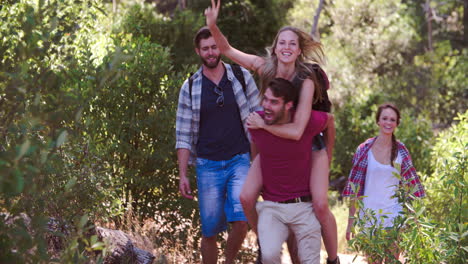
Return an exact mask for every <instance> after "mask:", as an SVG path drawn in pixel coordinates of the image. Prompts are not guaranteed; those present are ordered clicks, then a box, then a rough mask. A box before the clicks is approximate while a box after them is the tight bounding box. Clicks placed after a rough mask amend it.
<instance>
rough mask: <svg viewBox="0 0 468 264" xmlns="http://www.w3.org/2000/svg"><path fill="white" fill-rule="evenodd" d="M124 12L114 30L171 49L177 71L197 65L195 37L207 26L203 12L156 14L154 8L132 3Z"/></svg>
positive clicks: (186, 11) (122, 10) (121, 12)
mask: <svg viewBox="0 0 468 264" xmlns="http://www.w3.org/2000/svg"><path fill="white" fill-rule="evenodd" d="M127 5H128V6H126V8H123V9H121V11H120V16H121V19H120V21H117V23H116V25H115V31H117V32H123V33H131V34H134V35H136V36H144V37H148V38H149V40H150V41H151V42H155V43H158V44H160V45H162V46H164V47H168V48H170V53H171V61H173V65H174V66H175V69H176V70H177V71H183V69H184V67H185V66H186V65H191V64H198V62H199V60H198V58H197V56H194V54H195V50H194V45H193V36H195V33H196V32H197V31H198V29H199V28H201V27H202V26H204V24H205V20H204V17H203V16H202V15H201V14H202V13H201V12H193V11H191V10H184V11H180V10H176V11H175V12H174V14H173V16H172V17H168V16H165V15H163V14H157V13H156V12H155V10H154V8H153V6H152V5H149V4H145V3H137V2H129V3H128V4H127Z"/></svg>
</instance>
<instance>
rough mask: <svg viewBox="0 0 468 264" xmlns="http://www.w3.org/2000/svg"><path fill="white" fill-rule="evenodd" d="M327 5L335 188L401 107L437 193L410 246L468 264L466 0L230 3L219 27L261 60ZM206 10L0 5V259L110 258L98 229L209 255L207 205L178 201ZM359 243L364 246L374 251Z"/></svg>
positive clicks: (166, 256)
mask: <svg viewBox="0 0 468 264" xmlns="http://www.w3.org/2000/svg"><path fill="white" fill-rule="evenodd" d="M319 3H322V6H321V7H322V9H320V10H321V12H320V16H317V18H318V28H319V29H320V40H321V42H322V43H323V45H324V48H325V53H326V56H327V64H326V65H324V69H325V70H326V72H327V74H328V76H329V78H330V82H331V88H330V90H329V94H330V96H331V99H332V102H333V105H334V107H333V113H334V114H335V120H336V127H337V137H336V150H335V153H334V157H333V164H332V168H331V175H330V178H331V180H335V179H339V178H340V177H345V178H346V177H347V174H348V173H349V169H350V167H351V159H352V155H353V153H354V151H355V149H356V147H357V146H358V144H359V143H361V142H362V141H363V140H365V139H366V138H368V137H370V136H373V135H375V134H376V133H377V126H376V125H375V121H374V118H375V117H374V113H375V112H376V107H377V105H378V104H380V103H382V102H385V101H391V102H395V103H396V104H397V105H398V107H399V108H400V109H401V110H402V122H401V125H400V127H399V128H398V130H397V132H396V136H397V138H398V139H400V140H401V141H402V142H404V143H405V144H406V146H407V147H408V149H409V150H410V153H411V154H412V158H413V161H414V164H415V167H416V169H417V171H418V173H419V175H420V177H421V178H422V180H423V183H424V185H425V187H426V189H427V192H428V197H427V198H425V199H424V200H423V201H421V203H418V204H417V205H415V207H414V208H413V207H410V209H411V210H413V211H414V215H415V217H414V218H413V219H412V220H414V221H412V223H413V224H414V225H416V228H413V229H411V230H410V231H407V232H402V234H401V237H400V239H401V241H402V243H403V244H404V243H406V244H404V245H406V246H407V247H406V248H405V250H406V251H407V254H408V256H412V258H409V259H410V260H411V261H412V262H411V263H466V262H467V252H468V248H467V234H468V227H467V222H468V221H467V215H468V214H467V211H468V208H467V202H466V201H467V199H466V197H467V189H468V188H466V181H467V172H466V169H467V149H468V133H467V130H468V112H467V99H468V80H467V77H466V73H467V72H468V61H467V55H468V49H467V47H468V34H467V30H468V16H467V13H468V1H466V0H465V1H463V0H447V1H429V0H413V1H405V0H391V1H389V0H359V1H357V0H339V1H338V0H327V1H319V0H297V1H294V0H270V1H266V0H225V1H223V5H222V9H221V15H220V18H219V26H220V28H221V30H222V31H223V32H224V33H225V35H226V36H227V37H228V38H229V40H230V42H231V44H232V45H233V46H234V47H236V48H238V49H240V50H243V51H246V52H249V53H254V54H260V55H262V54H265V47H266V46H269V45H271V42H272V40H273V38H274V36H275V34H276V32H277V31H278V29H279V28H281V27H282V26H284V25H294V26H297V27H299V28H302V29H304V30H305V31H306V32H311V30H312V26H313V23H314V16H316V14H318V13H317V10H318V7H319ZM209 4H210V1H208V0H203V1H202V0H199V1H197V0H192V1H191V0H186V1H180V0H179V1H177V0H160V1H150V0H147V1H139V0H120V1H117V0H114V1H110V0H107V1H97V0H20V1H14V0H3V1H1V2H0V216H1V217H3V218H5V219H7V218H8V219H16V220H15V221H13V222H9V223H7V221H5V219H2V220H0V262H1V263H50V262H57V263H89V262H92V263H99V262H102V257H103V256H104V255H105V254H106V250H105V245H103V244H102V243H100V242H99V241H98V240H97V238H96V236H93V235H90V234H89V233H88V232H87V231H88V230H90V228H91V227H92V226H93V225H104V226H108V227H113V228H117V229H122V230H126V231H129V232H136V233H139V234H141V235H144V236H145V237H146V238H148V239H149V243H150V244H151V245H152V246H153V247H154V248H155V250H156V251H157V253H158V255H159V256H163V257H161V258H160V259H159V261H161V263H163V262H164V261H167V262H169V263H182V262H184V263H194V262H198V261H199V260H200V254H199V242H200V230H199V219H198V212H197V203H196V201H190V200H187V199H182V198H181V197H180V195H179V193H178V174H177V173H178V172H177V164H176V155H175V149H174V146H175V116H176V113H175V112H176V106H177V98H178V92H179V89H180V87H181V85H182V83H183V81H184V80H185V79H186V78H187V77H188V76H189V74H190V72H194V71H195V70H196V69H197V67H199V59H198V57H197V56H196V54H195V52H194V49H193V44H192V37H193V35H194V34H195V32H196V31H197V29H198V28H200V27H201V26H203V25H204V22H205V21H204V17H203V16H202V12H203V10H204V9H205V8H206V7H207V6H208V5H209ZM192 175H193V173H192ZM192 184H194V180H193V179H192ZM193 186H194V185H193ZM329 193H330V202H331V204H332V206H334V207H336V208H346V204H345V203H343V202H341V201H340V200H339V194H338V193H337V192H336V191H334V190H330V192H329ZM343 210H344V209H343ZM21 214H26V215H28V216H29V217H30V219H31V221H30V222H29V223H25V222H24V221H23V220H22V218H15V216H19V215H21ZM343 215H344V219H343V218H339V219H338V221H339V222H346V217H347V216H346V213H344V214H343ZM50 218H54V219H58V221H60V222H61V223H64V224H67V225H69V226H72V227H73V228H72V230H73V231H72V232H71V233H70V234H67V235H66V236H65V234H60V233H59V234H56V235H59V236H61V237H62V240H63V244H64V246H63V250H62V253H61V254H60V255H58V256H52V254H50V252H48V249H47V241H46V237H47V235H48V234H47V233H48V232H49V231H47V229H46V228H45V226H46V223H47V222H48V220H49V219H50ZM341 239H342V238H341ZM343 241H344V240H343ZM361 242H362V243H361V248H359V247H358V248H355V249H356V250H359V249H361V250H364V249H365V247H364V246H362V245H367V246H369V247H375V245H376V243H374V242H375V241H367V242H366V241H361ZM410 242H411V243H410ZM366 243H367V244H366ZM341 244H344V246H342V247H343V248H345V250H347V249H346V244H345V243H341ZM254 251H255V249H254V248H249V249H246V250H243V253H242V255H241V263H246V262H248V261H252V260H253V259H254V258H255V254H254V253H255V252H254Z"/></svg>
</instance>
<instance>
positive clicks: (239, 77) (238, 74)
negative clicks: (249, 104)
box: [188, 64, 247, 100]
mask: <svg viewBox="0 0 468 264" xmlns="http://www.w3.org/2000/svg"><path fill="white" fill-rule="evenodd" d="M231 67H232V71H233V72H234V77H236V79H237V80H239V82H240V83H241V85H242V91H244V95H245V96H247V94H246V92H247V84H246V83H245V79H244V73H243V72H242V69H241V66H240V65H239V64H231ZM193 75H194V73H190V77H189V80H188V82H189V94H190V100H192V85H193Z"/></svg>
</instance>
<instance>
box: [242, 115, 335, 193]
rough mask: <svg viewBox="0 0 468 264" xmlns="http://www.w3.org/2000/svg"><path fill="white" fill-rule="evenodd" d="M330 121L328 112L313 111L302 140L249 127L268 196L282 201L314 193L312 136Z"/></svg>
mask: <svg viewBox="0 0 468 264" xmlns="http://www.w3.org/2000/svg"><path fill="white" fill-rule="evenodd" d="M258 113H259V114H260V115H261V116H263V112H258ZM326 121H327V114H326V113H325V112H319V111H312V114H311V117H310V120H309V123H308V124H307V127H306V129H305V130H304V133H303V134H302V137H301V138H300V139H299V140H291V139H285V138H280V137H277V136H275V135H273V134H271V133H269V132H267V131H266V130H264V129H250V130H249V131H250V135H251V136H252V141H253V142H254V143H255V145H256V146H257V149H258V151H259V153H260V163H261V170H262V178H263V191H262V196H263V199H264V200H267V201H273V202H280V201H285V200H289V199H293V198H296V197H300V196H306V195H309V194H310V188H309V179H310V170H311V155H312V139H313V137H314V136H315V135H317V134H319V133H320V132H321V131H322V130H323V129H324V126H325V123H326Z"/></svg>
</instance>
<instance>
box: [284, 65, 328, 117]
mask: <svg viewBox="0 0 468 264" xmlns="http://www.w3.org/2000/svg"><path fill="white" fill-rule="evenodd" d="M306 66H307V67H308V68H309V69H310V70H311V71H312V72H314V73H315V75H316V77H317V81H318V82H319V84H320V87H319V88H320V90H321V92H322V100H320V101H318V102H316V103H313V104H312V109H313V110H316V111H323V112H328V113H329V112H330V111H331V105H332V104H331V102H330V99H329V98H328V91H327V90H328V87H329V85H330V84H329V81H328V77H327V74H326V73H325V72H324V71H323V70H322V68H320V65H318V64H312V63H306ZM305 74H306V73H305V72H303V73H300V74H298V76H296V77H295V78H294V79H293V81H292V83H293V85H294V87H296V89H299V91H300V89H301V87H302V82H303V81H304V79H305V78H306V77H307V76H306V75H305ZM299 94H300V92H299ZM298 101H299V100H297V101H296V102H295V104H296V105H297V103H298Z"/></svg>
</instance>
